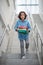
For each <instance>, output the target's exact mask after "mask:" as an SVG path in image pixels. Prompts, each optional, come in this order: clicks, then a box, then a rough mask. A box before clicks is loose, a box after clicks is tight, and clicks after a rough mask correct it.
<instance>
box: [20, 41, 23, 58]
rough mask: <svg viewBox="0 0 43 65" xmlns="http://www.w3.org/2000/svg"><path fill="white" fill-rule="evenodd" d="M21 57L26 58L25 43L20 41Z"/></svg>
mask: <svg viewBox="0 0 43 65" xmlns="http://www.w3.org/2000/svg"><path fill="white" fill-rule="evenodd" d="M20 49H21V57H22V56H24V41H23V40H20Z"/></svg>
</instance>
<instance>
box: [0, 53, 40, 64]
mask: <svg viewBox="0 0 43 65" xmlns="http://www.w3.org/2000/svg"><path fill="white" fill-rule="evenodd" d="M25 57H26V58H25V59H20V54H3V55H2V57H1V60H0V65H40V64H39V61H38V57H37V55H36V54H33V53H29V54H26V55H25Z"/></svg>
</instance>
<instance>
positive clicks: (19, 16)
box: [18, 11, 27, 19]
mask: <svg viewBox="0 0 43 65" xmlns="http://www.w3.org/2000/svg"><path fill="white" fill-rule="evenodd" d="M21 13H24V14H25V18H24V19H26V17H27V14H26V13H25V12H24V11H21V12H20V13H19V15H18V18H19V19H21Z"/></svg>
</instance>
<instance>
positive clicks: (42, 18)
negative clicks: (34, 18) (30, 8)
mask: <svg viewBox="0 0 43 65" xmlns="http://www.w3.org/2000/svg"><path fill="white" fill-rule="evenodd" d="M40 18H41V20H42V22H43V14H40Z"/></svg>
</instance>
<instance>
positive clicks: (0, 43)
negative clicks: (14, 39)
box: [0, 28, 6, 46]
mask: <svg viewBox="0 0 43 65" xmlns="http://www.w3.org/2000/svg"><path fill="white" fill-rule="evenodd" d="M5 33H6V28H5V30H4V33H3V35H2V39H1V42H0V46H1V45H2V41H3V39H4V36H5Z"/></svg>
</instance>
